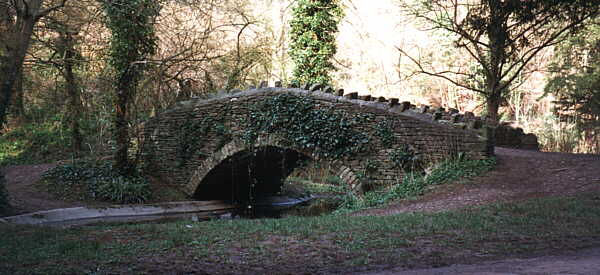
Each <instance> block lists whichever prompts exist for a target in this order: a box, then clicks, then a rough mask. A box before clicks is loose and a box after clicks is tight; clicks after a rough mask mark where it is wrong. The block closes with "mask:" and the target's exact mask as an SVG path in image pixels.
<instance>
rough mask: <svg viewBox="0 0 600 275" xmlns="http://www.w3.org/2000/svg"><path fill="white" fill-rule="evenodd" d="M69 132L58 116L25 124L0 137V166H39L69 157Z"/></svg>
mask: <svg viewBox="0 0 600 275" xmlns="http://www.w3.org/2000/svg"><path fill="white" fill-rule="evenodd" d="M70 146H71V142H70V131H69V130H67V129H64V127H62V126H61V122H60V117H56V118H53V119H48V120H47V121H44V122H29V123H25V124H22V125H20V126H18V127H15V128H13V129H11V130H10V131H7V132H6V133H4V134H3V135H0V166H2V165H21V164H39V163H46V162H49V161H55V160H59V159H61V158H62V159H65V158H68V157H69V156H70V149H69V148H70Z"/></svg>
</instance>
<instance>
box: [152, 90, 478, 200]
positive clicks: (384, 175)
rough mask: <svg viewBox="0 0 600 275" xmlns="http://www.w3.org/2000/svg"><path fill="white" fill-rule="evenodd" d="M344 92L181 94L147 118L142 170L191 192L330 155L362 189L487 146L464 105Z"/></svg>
mask: <svg viewBox="0 0 600 275" xmlns="http://www.w3.org/2000/svg"><path fill="white" fill-rule="evenodd" d="M321 89H324V90H327V91H328V92H323V91H320V90H321ZM342 95H343V91H340V90H338V91H334V90H333V89H332V88H330V87H317V86H312V87H309V89H308V90H304V89H300V88H280V87H275V88H259V89H249V90H246V91H239V92H234V93H230V94H219V95H217V96H214V97H213V98H209V99H194V100H190V101H185V102H181V103H178V104H176V105H174V106H172V107H171V108H169V109H168V110H166V111H164V112H162V113H160V114H158V115H157V116H156V117H154V118H152V119H150V120H149V121H148V122H146V123H145V127H144V132H143V136H144V138H143V142H142V145H141V146H142V159H143V162H144V167H145V171H146V172H147V173H148V174H150V175H152V176H155V177H157V178H159V179H161V180H162V181H163V182H165V183H168V184H173V185H180V186H182V188H183V189H184V190H185V191H186V192H187V193H188V194H189V195H191V196H197V195H198V192H201V191H199V187H201V186H203V184H208V185H211V184H212V185H218V184H225V185H232V186H233V185H236V184H238V183H236V181H239V180H242V181H247V182H246V183H244V184H246V185H252V184H253V183H251V182H249V181H252V180H256V178H259V180H262V181H269V182H276V181H282V180H283V179H285V177H287V175H288V174H289V173H290V172H291V171H292V170H293V168H295V167H296V166H298V165H300V162H301V159H302V158H312V159H320V160H327V161H330V162H331V163H335V167H337V168H336V169H337V170H338V176H340V178H342V180H343V181H344V182H346V183H347V184H348V185H349V186H352V187H353V188H359V187H360V186H364V184H365V183H369V182H378V183H387V184H389V183H397V182H401V179H402V177H403V176H404V174H405V171H406V170H407V169H410V168H414V167H415V166H416V165H417V163H419V164H420V165H422V164H424V163H425V164H430V163H436V162H439V161H442V160H445V159H448V158H451V157H453V156H457V155H462V156H464V157H466V158H469V159H483V158H486V157H487V156H488V155H489V144H487V139H486V138H485V131H483V130H482V129H484V128H485V127H482V126H483V124H481V123H476V122H471V121H478V120H477V119H476V118H471V116H470V115H469V114H464V115H462V116H460V117H459V115H456V112H454V111H450V112H445V111H444V112H441V110H436V111H434V112H432V111H430V110H428V109H427V108H423V109H427V110H424V111H423V110H420V109H417V108H416V107H415V106H414V105H412V104H410V103H407V102H400V101H399V100H398V99H385V98H377V99H375V100H371V98H369V99H368V100H365V99H366V98H362V99H361V98H358V96H357V95H355V94H347V95H343V96H342ZM429 109H430V108H429ZM260 150H266V151H268V152H267V153H257V152H258V151H260ZM266 151H265V152H266ZM276 152H279V153H276ZM277 154H279V155H280V156H276V155H277ZM267 162H269V163H270V164H265V163H267ZM261 163H262V164H261ZM239 170H248V171H244V172H243V173H242V172H240V171H239ZM251 170H256V171H251ZM259 170H261V171H259ZM262 170H266V171H262ZM229 171H231V172H229ZM269 171H270V172H271V173H269ZM273 171H276V172H273ZM279 171H281V172H279ZM244 173H245V174H244ZM271 174H277V177H275V178H273V177H271V176H272V175H271ZM215 181H223V183H219V182H215ZM244 192H245V191H244Z"/></svg>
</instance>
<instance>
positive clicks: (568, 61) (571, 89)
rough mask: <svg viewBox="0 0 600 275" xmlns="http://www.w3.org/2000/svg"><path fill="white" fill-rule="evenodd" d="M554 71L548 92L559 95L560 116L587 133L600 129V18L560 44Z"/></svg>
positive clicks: (593, 133) (552, 65) (558, 109)
mask: <svg viewBox="0 0 600 275" xmlns="http://www.w3.org/2000/svg"><path fill="white" fill-rule="evenodd" d="M550 71H551V72H552V77H550V79H549V81H548V84H547V85H546V87H545V92H546V94H553V95H554V96H555V97H556V98H557V99H558V100H557V101H556V104H557V109H556V111H557V112H558V113H560V116H561V117H562V118H563V119H568V120H570V121H575V122H576V123H577V126H578V129H579V130H580V131H582V132H585V133H586V136H595V135H596V134H598V133H600V19H599V18H596V19H595V22H590V24H588V25H586V27H585V28H584V29H583V30H581V32H579V33H577V34H576V35H573V36H571V37H570V38H569V39H568V40H566V41H564V42H563V43H562V44H560V45H559V46H558V47H557V48H556V53H555V56H554V60H553V62H552V64H551V66H550ZM596 139H597V141H596V143H597V144H598V145H597V146H600V140H598V137H597V136H596Z"/></svg>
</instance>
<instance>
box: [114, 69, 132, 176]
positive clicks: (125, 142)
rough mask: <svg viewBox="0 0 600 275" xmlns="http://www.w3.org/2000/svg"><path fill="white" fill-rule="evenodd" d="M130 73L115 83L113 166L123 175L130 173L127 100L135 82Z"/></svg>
mask: <svg viewBox="0 0 600 275" xmlns="http://www.w3.org/2000/svg"><path fill="white" fill-rule="evenodd" d="M131 74H132V73H131V71H128V72H125V73H124V74H123V75H122V76H121V77H119V81H118V83H117V96H116V98H115V142H116V146H117V150H116V152H115V166H116V168H117V169H118V170H119V171H120V172H121V173H123V174H128V173H129V172H131V169H132V167H131V163H130V162H129V155H128V151H129V127H128V125H127V122H128V121H129V109H128V106H129V98H130V96H131V95H132V94H133V93H132V91H131V90H132V89H135V81H134V78H133V76H132V75H131Z"/></svg>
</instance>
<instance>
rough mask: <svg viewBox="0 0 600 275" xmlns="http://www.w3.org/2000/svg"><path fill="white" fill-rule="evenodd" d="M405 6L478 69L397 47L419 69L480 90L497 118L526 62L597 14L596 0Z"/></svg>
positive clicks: (478, 0) (426, 0)
mask: <svg viewBox="0 0 600 275" xmlns="http://www.w3.org/2000/svg"><path fill="white" fill-rule="evenodd" d="M404 8H405V9H406V11H407V12H408V13H409V14H410V15H412V16H414V17H416V18H418V19H420V20H422V21H423V22H425V23H426V24H427V25H428V26H429V27H430V28H431V30H442V31H445V32H446V33H449V34H450V36H451V37H453V39H454V46H455V47H457V48H459V49H461V50H464V52H466V53H467V55H468V56H469V57H470V58H472V59H473V60H474V62H475V63H476V64H477V68H475V69H472V68H464V67H456V66H449V67H448V68H447V69H443V70H436V69H435V68H433V66H431V65H429V64H427V62H426V61H425V60H423V59H421V58H420V57H415V56H413V55H410V54H408V50H406V49H400V48H399V50H400V52H401V53H402V54H403V55H405V56H407V57H408V58H409V59H410V60H411V61H412V62H414V63H415V64H416V66H417V70H416V72H417V73H421V74H426V75H430V76H434V77H439V78H443V79H445V80H447V81H449V82H451V83H453V84H454V85H457V86H460V87H464V88H467V89H470V90H473V91H476V92H479V93H481V94H482V95H483V96H484V97H485V99H486V103H487V113H488V115H489V117H490V118H491V119H493V120H495V121H497V120H498V110H499V107H500V105H501V103H502V102H503V100H504V99H505V97H506V96H507V94H508V93H509V92H510V89H511V84H514V83H515V81H516V80H517V79H518V78H519V77H521V76H523V74H525V73H527V66H528V65H529V64H530V62H531V61H532V60H533V59H534V57H535V56H536V55H537V54H538V53H540V52H541V51H542V50H543V49H545V48H548V47H551V46H553V45H556V44H557V43H559V42H560V41H562V40H563V38H564V37H565V34H567V33H570V32H573V31H576V30H577V29H579V28H580V27H581V26H582V25H583V24H584V22H585V21H586V19H588V18H590V17H592V16H594V15H595V14H598V12H599V9H600V1H598V0H531V1H522V0H418V1H417V3H416V4H415V3H411V4H407V3H405V4H404Z"/></svg>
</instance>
